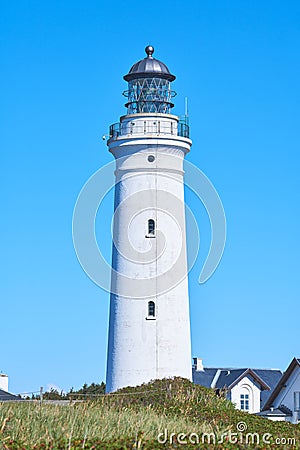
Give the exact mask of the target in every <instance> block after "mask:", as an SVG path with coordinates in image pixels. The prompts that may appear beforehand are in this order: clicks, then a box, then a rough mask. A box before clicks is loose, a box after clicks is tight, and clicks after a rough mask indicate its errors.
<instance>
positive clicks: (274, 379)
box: [253, 369, 282, 407]
mask: <svg viewBox="0 0 300 450" xmlns="http://www.w3.org/2000/svg"><path fill="white" fill-rule="evenodd" d="M253 370H254V372H255V373H257V375H258V376H259V377H260V378H262V379H263V380H264V381H265V382H266V383H267V385H268V386H270V390H266V389H265V390H263V391H261V393H260V402H261V406H262V407H263V406H264V405H265V404H266V402H267V400H268V398H269V397H270V395H271V394H272V392H273V389H274V388H275V387H276V385H277V383H278V381H279V380H280V378H281V377H282V372H281V370H279V369H253Z"/></svg>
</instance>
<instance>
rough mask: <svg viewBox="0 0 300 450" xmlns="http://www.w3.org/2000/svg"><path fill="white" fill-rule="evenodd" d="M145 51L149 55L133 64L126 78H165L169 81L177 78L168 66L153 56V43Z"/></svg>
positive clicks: (127, 79)
mask: <svg viewBox="0 0 300 450" xmlns="http://www.w3.org/2000/svg"><path fill="white" fill-rule="evenodd" d="M145 52H146V53H147V55H148V56H147V57H146V58H144V59H141V60H140V61H138V62H136V63H135V64H133V66H132V67H131V69H130V71H129V73H128V74H127V75H125V76H124V77H123V78H124V80H126V81H130V80H134V79H136V78H145V77H147V78H148V77H150V78H151V77H157V78H164V79H166V80H169V81H174V80H175V78H176V77H175V75H172V74H171V73H170V71H169V69H168V68H167V66H166V65H165V64H164V63H163V62H161V61H159V60H158V59H155V58H153V57H152V54H153V52H154V48H153V47H152V46H151V45H148V47H146V48H145Z"/></svg>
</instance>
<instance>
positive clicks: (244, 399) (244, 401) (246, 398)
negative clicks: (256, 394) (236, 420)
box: [240, 394, 249, 411]
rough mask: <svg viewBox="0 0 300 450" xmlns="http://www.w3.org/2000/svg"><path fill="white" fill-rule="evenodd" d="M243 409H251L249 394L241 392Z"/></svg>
mask: <svg viewBox="0 0 300 450" xmlns="http://www.w3.org/2000/svg"><path fill="white" fill-rule="evenodd" d="M240 400H241V410H242V411H249V394H241V397H240Z"/></svg>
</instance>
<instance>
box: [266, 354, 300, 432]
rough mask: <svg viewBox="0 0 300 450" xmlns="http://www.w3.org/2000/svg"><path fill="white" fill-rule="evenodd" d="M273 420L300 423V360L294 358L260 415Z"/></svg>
mask: <svg viewBox="0 0 300 450" xmlns="http://www.w3.org/2000/svg"><path fill="white" fill-rule="evenodd" d="M258 415H259V416H260V417H266V418H268V419H271V420H281V421H283V420H284V421H287V422H291V423H294V424H297V423H299V422H300V358H294V359H293V360H292V362H291V363H290V365H289V367H288V368H287V370H286V371H285V372H284V374H283V375H282V377H281V378H280V380H279V382H278V383H277V385H276V386H275V388H274V390H273V391H272V393H271V395H270V397H269V398H268V400H267V402H266V403H265V405H264V407H263V410H262V412H261V413H259V414H258Z"/></svg>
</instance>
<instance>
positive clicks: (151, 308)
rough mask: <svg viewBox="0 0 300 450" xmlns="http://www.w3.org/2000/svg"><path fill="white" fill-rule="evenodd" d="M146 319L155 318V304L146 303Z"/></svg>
mask: <svg viewBox="0 0 300 450" xmlns="http://www.w3.org/2000/svg"><path fill="white" fill-rule="evenodd" d="M148 317H155V303H154V302H152V301H151V302H148Z"/></svg>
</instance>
